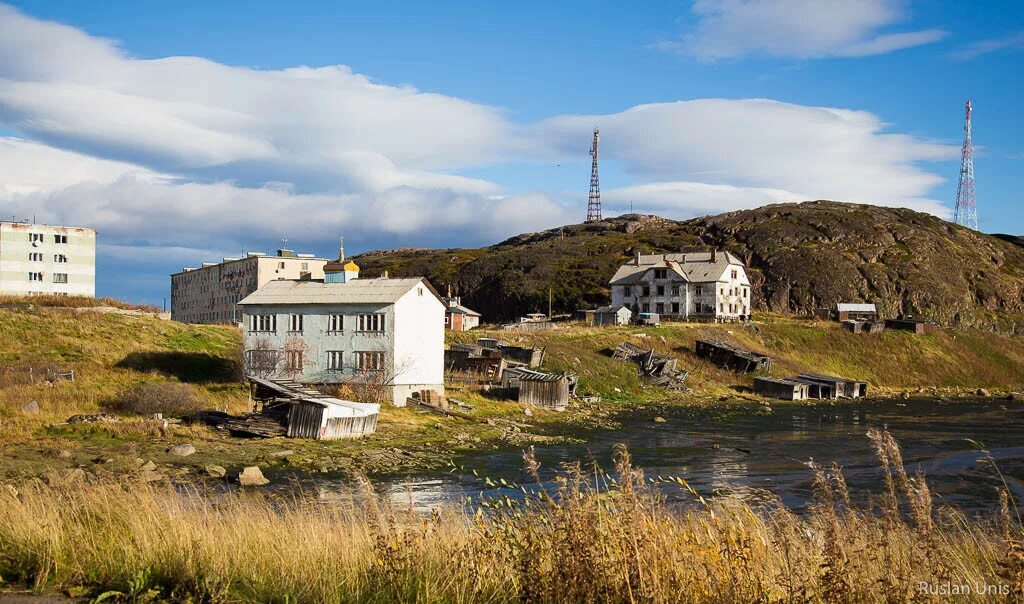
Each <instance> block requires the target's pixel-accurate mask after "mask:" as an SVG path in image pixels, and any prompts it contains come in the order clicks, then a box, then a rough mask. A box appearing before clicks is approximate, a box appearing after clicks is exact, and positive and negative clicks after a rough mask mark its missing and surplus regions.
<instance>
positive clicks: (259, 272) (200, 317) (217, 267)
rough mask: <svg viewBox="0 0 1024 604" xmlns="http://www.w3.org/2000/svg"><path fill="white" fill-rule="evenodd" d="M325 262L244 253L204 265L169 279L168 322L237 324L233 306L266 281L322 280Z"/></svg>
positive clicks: (287, 253)
mask: <svg viewBox="0 0 1024 604" xmlns="http://www.w3.org/2000/svg"><path fill="white" fill-rule="evenodd" d="M325 264H327V259H326V258H317V257H315V256H314V255H313V254H296V253H295V252H294V251H293V250H289V249H283V248H282V249H279V250H277V254H276V255H274V256H269V255H267V254H263V253H260V252H248V253H246V254H245V256H244V257H241V258H224V259H223V260H222V261H221V262H216V263H215V262H204V263H203V264H202V266H200V267H196V268H185V269H182V271H181V272H180V273H175V274H173V275H171V320H173V321H178V322H181V323H235V324H237V323H240V322H241V321H242V314H241V311H240V310H239V309H238V306H237V303H238V302H239V301H240V300H241V299H242V298H244V297H246V296H248V295H249V294H251V293H252V292H254V291H256V290H257V289H259V288H260V287H262V286H263V285H265V284H267V283H268V282H270V281H274V280H277V279H320V280H323V278H324V265H325Z"/></svg>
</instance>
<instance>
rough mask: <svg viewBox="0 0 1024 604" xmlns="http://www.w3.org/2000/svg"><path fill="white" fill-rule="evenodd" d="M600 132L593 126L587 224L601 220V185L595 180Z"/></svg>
mask: <svg viewBox="0 0 1024 604" xmlns="http://www.w3.org/2000/svg"><path fill="white" fill-rule="evenodd" d="M599 138H600V131H599V130H598V129H597V126H594V142H593V144H592V145H591V147H590V155H592V156H593V157H594V162H593V167H591V169H590V200H589V201H588V202H587V222H597V221H598V220H601V183H600V182H599V181H598V179H597V141H598V139H599Z"/></svg>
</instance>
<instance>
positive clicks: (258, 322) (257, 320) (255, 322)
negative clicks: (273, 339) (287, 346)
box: [249, 315, 277, 332]
mask: <svg viewBox="0 0 1024 604" xmlns="http://www.w3.org/2000/svg"><path fill="white" fill-rule="evenodd" d="M249 331H264V332H276V331H277V315H249Z"/></svg>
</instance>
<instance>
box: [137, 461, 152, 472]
mask: <svg viewBox="0 0 1024 604" xmlns="http://www.w3.org/2000/svg"><path fill="white" fill-rule="evenodd" d="M139 471H140V472H155V471H156V464H155V463H153V462H152V461H147V462H146V463H144V464H142V465H141V466H139Z"/></svg>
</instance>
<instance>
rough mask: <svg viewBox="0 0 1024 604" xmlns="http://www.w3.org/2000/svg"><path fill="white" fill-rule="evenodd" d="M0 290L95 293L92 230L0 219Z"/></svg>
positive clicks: (94, 236) (31, 293)
mask: <svg viewBox="0 0 1024 604" xmlns="http://www.w3.org/2000/svg"><path fill="white" fill-rule="evenodd" d="M0 294H12V295H21V296H36V295H44V294H50V295H58V296H87V297H90V298H92V297H94V296H95V295H96V231H94V230H93V229H87V228H81V227H64V226H51V225H43V224H29V223H25V222H0Z"/></svg>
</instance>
